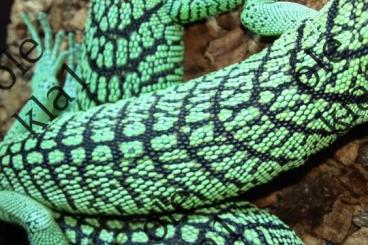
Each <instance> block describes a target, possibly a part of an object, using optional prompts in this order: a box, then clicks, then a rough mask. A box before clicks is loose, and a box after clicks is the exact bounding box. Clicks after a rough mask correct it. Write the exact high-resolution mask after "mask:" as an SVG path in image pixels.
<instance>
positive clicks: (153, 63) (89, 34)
mask: <svg viewBox="0 0 368 245" xmlns="http://www.w3.org/2000/svg"><path fill="white" fill-rule="evenodd" d="M243 3H244V0H225V1H216V0H210V1H202V0H134V1H132V0H130V1H121V0H113V1H110V2H109V3H106V2H105V1H101V0H93V1H92V7H91V11H90V14H89V18H88V21H87V24H86V32H85V40H84V47H85V48H84V50H83V54H82V57H84V58H83V59H82V60H81V71H82V73H81V75H82V78H83V79H84V80H85V81H86V82H87V84H88V86H87V87H86V88H85V89H84V90H82V88H81V87H78V92H77V94H78V96H77V103H78V108H79V109H81V110H86V109H89V108H91V107H93V106H96V105H100V104H104V103H106V102H116V101H118V100H120V99H124V98H130V97H135V96H138V95H139V94H141V93H147V92H151V91H155V90H158V89H164V88H167V87H169V86H171V85H173V84H178V83H180V82H182V81H183V55H184V48H183V31H184V29H183V24H182V23H187V22H193V21H196V20H200V19H203V18H205V17H208V16H210V15H217V14H219V13H222V12H226V11H229V10H231V9H234V8H235V7H237V6H239V5H241V4H243Z"/></svg>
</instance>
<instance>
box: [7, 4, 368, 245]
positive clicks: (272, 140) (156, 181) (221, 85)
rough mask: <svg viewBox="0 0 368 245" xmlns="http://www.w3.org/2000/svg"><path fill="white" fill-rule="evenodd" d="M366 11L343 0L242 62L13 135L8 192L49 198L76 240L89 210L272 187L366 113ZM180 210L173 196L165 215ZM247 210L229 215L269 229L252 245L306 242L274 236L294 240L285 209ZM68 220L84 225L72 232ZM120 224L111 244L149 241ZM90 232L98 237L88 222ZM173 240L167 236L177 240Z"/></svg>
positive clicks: (150, 209) (121, 209) (125, 211)
mask: <svg viewBox="0 0 368 245" xmlns="http://www.w3.org/2000/svg"><path fill="white" fill-rule="evenodd" d="M367 8H368V3H366V2H364V1H363V0H359V1H347V0H341V1H338V0H335V1H332V2H331V3H329V4H328V5H327V6H326V7H325V8H324V9H323V10H322V12H321V13H320V14H319V15H318V16H317V17H316V19H314V20H308V21H306V22H304V23H303V24H302V25H300V26H299V27H298V28H297V29H294V30H291V31H289V32H287V33H285V34H284V35H283V36H282V37H281V38H280V39H279V40H277V41H276V42H275V43H274V45H273V46H271V47H270V48H268V49H267V50H265V51H263V52H261V53H260V54H257V55H255V56H253V57H251V58H250V59H248V60H246V61H243V62H241V63H239V64H236V65H233V66H230V67H227V68H225V69H223V70H220V71H218V72H215V73H212V74H209V75H207V76H204V77H201V78H198V79H195V80H192V81H190V82H188V83H186V84H184V85H177V86H172V87H169V88H167V89H165V90H162V91H157V92H154V93H150V94H146V95H142V96H141V97H139V98H132V99H129V100H123V101H119V102H117V103H115V104H106V105H101V106H99V107H95V108H93V109H91V110H89V111H87V112H84V113H80V112H79V113H74V114H68V115H65V116H63V117H61V118H59V119H56V120H55V121H53V122H51V123H50V124H49V126H48V127H47V128H46V129H44V130H42V131H41V132H40V133H39V134H37V135H36V136H33V137H32V135H29V134H28V135H20V136H19V137H17V139H13V140H6V141H4V142H3V143H2V144H1V145H0V156H1V157H0V164H1V165H0V166H1V172H0V181H1V182H0V188H1V189H2V190H3V192H4V191H5V190H9V191H13V192H16V193H20V194H24V195H25V196H29V197H32V198H33V199H34V200H35V201H37V202H38V203H40V204H43V205H45V206H47V207H48V208H49V209H50V210H51V211H52V212H53V213H54V214H55V216H56V220H57V222H58V223H59V225H60V226H61V228H62V230H63V231H64V232H65V235H66V237H68V239H69V241H72V242H73V241H74V242H76V241H77V239H76V238H75V237H76V236H75V235H74V237H73V234H72V232H78V227H79V228H80V227H83V225H82V224H78V222H82V223H83V222H89V221H87V218H86V217H87V216H88V215H96V216H97V217H99V218H100V219H104V218H103V217H104V216H105V217H110V218H109V220H111V219H112V218H111V216H109V215H117V216H118V217H120V218H121V219H122V220H124V221H125V222H128V221H127V220H131V218H123V216H125V215H139V214H152V213H154V212H156V213H157V212H158V211H157V210H155V201H156V200H162V199H165V198H168V197H170V196H172V195H173V194H175V192H176V191H178V190H184V191H186V192H188V193H191V194H192V195H189V196H188V197H186V198H184V203H183V206H184V207H186V208H188V207H201V206H203V205H207V204H208V205H210V204H213V203H215V202H217V201H220V200H223V199H226V198H228V197H233V196H238V195H239V194H241V193H243V192H244V191H246V190H248V189H249V188H251V187H253V186H255V185H258V184H261V183H265V182H266V181H268V180H270V179H271V178H272V177H274V176H276V175H278V174H279V173H280V172H282V171H286V170H288V169H291V168H294V167H297V166H299V165H301V164H302V163H303V162H304V161H305V160H306V159H307V158H308V157H309V156H310V155H311V154H313V153H315V152H317V151H319V150H320V149H322V148H324V147H326V146H327V145H329V143H331V142H332V141H333V140H334V139H336V137H338V136H339V135H340V134H342V133H344V132H346V131H347V130H349V129H350V128H351V127H353V126H354V125H357V124H359V123H362V122H365V121H367V116H368V115H367V111H366V110H365V108H367V104H368V100H367V99H366V93H365V92H362V91H361V90H358V89H359V88H363V89H365V91H366V89H367V81H366V78H365V74H364V73H363V71H365V70H366V67H367V65H368V59H367V55H368V37H367V34H366V33H367V23H368V15H367V13H366V10H367ZM331 38H334V39H335V40H338V41H339V42H341V46H340V47H339V49H338V50H337V52H335V53H336V54H335V55H336V56H337V57H342V59H341V60H340V59H337V58H335V60H334V62H331V61H329V60H328V59H327V58H326V56H327V55H326V54H325V53H324V52H323V47H324V45H325V44H326V42H327V40H331ZM343 50H345V52H343ZM306 53H309V55H307V54H306ZM316 57H320V60H323V61H324V64H323V65H324V67H319V66H321V62H316V59H315V58H316ZM330 60H331V57H330ZM326 63H327V64H328V65H329V66H330V67H327V66H326ZM318 65H319V66H318ZM303 67H311V69H312V68H314V69H316V70H318V75H319V80H318V81H316V79H315V78H314V77H313V76H312V75H310V76H309V77H308V76H301V77H300V80H301V81H297V80H296V79H295V76H296V73H297V72H298V71H300V69H302V68H303ZM326 67H327V68H326ZM311 69H310V70H311ZM363 107H364V108H363ZM346 108H350V110H351V111H353V112H354V115H356V117H352V116H347V117H346V118H345V120H344V123H341V120H339V117H340V116H341V115H344V114H346V112H347V109H346ZM335 115H337V117H335ZM326 122H327V123H328V124H330V125H333V126H334V128H330V127H328V126H327V125H326ZM2 195H3V193H0V197H1V196H2ZM15 201H16V198H15V199H14V202H15ZM230 205H231V207H236V205H237V203H231V204H230ZM245 207H246V205H245V206H244V208H245ZM0 208H4V206H0ZM175 210H176V208H175V205H172V204H168V205H165V206H164V207H163V209H161V210H159V211H160V212H165V211H175ZM205 210H206V209H205ZM237 210H238V211H236V212H235V213H236V215H233V216H231V215H230V216H229V219H230V221H233V222H234V224H235V226H236V227H237V228H238V227H240V229H241V230H242V231H247V229H246V228H244V227H242V226H241V224H244V225H247V224H249V223H248V222H249V221H247V219H248V218H249V220H250V221H251V222H250V223H252V222H254V226H257V225H261V229H256V228H253V229H252V231H253V235H251V236H250V237H249V238H248V239H249V240H248V242H249V243H255V244H257V243H262V242H263V243H268V244H285V243H286V244H289V243H290V244H292V243H295V244H298V243H300V241H299V240H298V239H297V238H295V237H293V233H291V232H290V231H287V230H285V226H284V225H280V226H278V228H275V229H276V231H275V232H272V234H275V235H280V234H286V233H288V232H289V233H288V234H287V235H288V238H285V239H288V240H287V241H286V240H281V239H278V238H275V240H273V239H272V238H271V237H270V236H269V235H267V234H269V232H270V231H271V230H272V228H270V227H273V226H274V227H277V225H276V224H277V222H280V221H278V220H277V219H276V218H275V217H272V216H266V217H265V220H267V221H266V222H265V223H263V222H261V220H259V219H258V218H257V217H259V216H257V213H258V212H260V211H257V210H253V209H249V213H246V211H245V210H243V211H242V209H241V208H240V209H237ZM239 210H240V211H239ZM247 210H248V209H247ZM3 211H5V213H6V211H7V210H6V209H5V210H3ZM59 212H61V213H64V212H65V213H66V215H67V216H68V217H67V218H63V216H59V215H60V214H57V213H59ZM200 212H201V210H200V209H198V210H197V211H195V212H194V213H192V214H191V216H190V218H191V219H190V220H189V221H188V222H189V223H190V222H191V220H196V219H198V222H199V223H200V224H202V225H204V224H206V222H207V221H208V219H206V218H205V217H203V216H201V215H200V214H199V213H200ZM237 212H239V214H238V213H237ZM243 212H244V213H246V214H247V215H246V216H245V218H242V216H241V213H243ZM73 213H75V214H80V216H79V215H75V217H77V219H78V221H77V224H74V223H73V221H70V219H72V217H71V216H70V215H71V214H73ZM210 213H211V212H210ZM214 213H220V214H221V207H218V208H217V209H216V210H215V212H213V213H212V214H211V215H210V216H211V217H212V216H213V214H214ZM228 213H230V211H229V210H227V211H225V214H228ZM2 218H3V217H2ZM237 218H238V219H237ZM68 219H69V220H68ZM224 220H226V219H224ZM262 221H263V220H262ZM68 222H70V223H72V224H73V225H71V226H70V227H69V228H68V225H69V223H68ZM151 222H152V220H151ZM270 223H271V224H273V226H272V225H270ZM267 224H268V225H267ZM279 224H280V223H279ZM94 225H95V227H97V226H98V225H96V224H94ZM94 225H92V227H93V226H94ZM115 225H116V224H115ZM254 226H250V227H254ZM176 227H180V225H179V226H176ZM110 228H111V227H110ZM202 228H203V227H202ZM213 228H214V225H212V226H211V225H210V226H209V227H208V228H203V229H201V228H199V229H198V230H199V231H201V232H204V233H205V236H206V237H211V238H212V237H213V239H214V240H215V241H216V242H219V244H226V243H227V242H228V241H229V240H227V238H228V237H227V238H226V239H224V237H226V235H225V234H223V233H217V234H213V233H211V229H213ZM115 229H116V228H115ZM90 230H92V233H93V232H96V229H94V228H92V229H90ZM113 230H114V229H112V231H110V232H111V233H112V235H111V234H110V235H108V234H106V232H104V231H101V232H100V233H99V231H97V234H98V236H99V237H100V238H101V237H102V238H101V239H102V241H103V242H106V243H108V241H111V240H108V239H110V238H111V236H112V237H113V238H111V239H124V238H121V237H120V238H119V235H120V236H124V234H125V235H127V234H132V233H133V234H132V236H131V237H129V239H133V240H132V241H133V242H136V241H137V243H138V242H139V240H140V239H145V238H144V234H143V235H142V234H141V233H142V232H134V229H130V230H124V231H122V232H120V230H119V231H118V233H115V232H114V231H113ZM180 231H181V232H180V233H179V234H180V236H179V237H178V238H177V241H179V243H180V242H182V241H187V240H186V239H189V240H190V239H192V240H194V242H193V241H192V240H191V241H190V242H188V243H189V244H198V243H199V242H201V240H200V237H197V236H195V235H190V236H189V238H188V237H186V236H187V235H186V234H188V233H189V231H192V226H185V228H183V229H181V230H180ZM130 232H132V233H130ZM81 233H82V234H80V237H88V238H86V239H91V238H90V237H89V233H88V227H87V230H83V228H82V232H81ZM244 233H245V234H249V231H248V232H244ZM139 234H141V235H139ZM114 236H115V237H114ZM94 238H96V237H94ZM135 239H136V240H135ZM169 239H171V237H168V238H167V240H163V241H160V242H157V243H161V244H170V242H172V240H169ZM290 239H291V240H290ZM152 243H154V242H152ZM244 243H246V242H244ZM127 244H129V242H127ZM130 244H131V243H130ZM182 244H184V243H182Z"/></svg>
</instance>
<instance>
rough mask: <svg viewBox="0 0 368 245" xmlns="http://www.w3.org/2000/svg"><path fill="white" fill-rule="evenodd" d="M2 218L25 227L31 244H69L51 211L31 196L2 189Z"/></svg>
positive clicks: (0, 216)
mask: <svg viewBox="0 0 368 245" xmlns="http://www.w3.org/2000/svg"><path fill="white" fill-rule="evenodd" d="M0 220H2V221H4V222H9V223H14V224H17V225H20V226H21V227H23V228H24V229H25V230H26V232H27V235H28V239H29V242H30V243H31V245H54V244H55V245H64V244H67V242H66V240H65V237H64V235H63V234H62V232H61V230H60V228H59V227H58V225H57V224H56V223H55V221H54V219H53V217H52V215H51V214H50V213H49V211H48V210H47V209H46V208H45V207H44V206H42V205H41V204H39V203H37V202H36V201H35V200H33V199H32V198H30V197H26V196H23V195H21V194H18V193H15V192H11V191H0Z"/></svg>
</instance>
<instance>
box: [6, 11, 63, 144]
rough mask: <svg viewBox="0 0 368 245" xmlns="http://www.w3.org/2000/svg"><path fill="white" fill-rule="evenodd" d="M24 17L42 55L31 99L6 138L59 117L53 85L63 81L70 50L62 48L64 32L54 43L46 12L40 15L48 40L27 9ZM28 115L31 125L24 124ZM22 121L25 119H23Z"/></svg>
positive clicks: (32, 83)
mask: <svg viewBox="0 0 368 245" xmlns="http://www.w3.org/2000/svg"><path fill="white" fill-rule="evenodd" d="M22 17H23V19H24V22H25V24H26V25H27V27H28V30H29V32H30V34H31V37H32V39H33V40H34V41H35V42H36V43H37V44H38V46H37V49H36V50H37V55H38V57H39V58H40V59H39V61H38V63H37V65H36V68H35V73H34V76H33V78H32V80H31V88H32V97H31V99H30V100H29V101H27V103H26V104H25V106H24V107H23V108H22V110H21V112H20V113H19V115H17V120H16V121H15V122H14V124H13V125H12V127H11V128H10V130H9V132H8V133H7V135H6V138H10V137H13V136H15V135H19V134H22V133H26V132H27V131H29V130H32V131H33V128H32V123H35V124H37V125H38V126H43V125H44V126H46V124H47V123H48V122H49V121H52V120H53V119H54V118H55V117H56V115H55V112H56V108H55V106H54V100H55V97H56V94H55V93H50V92H51V89H52V88H53V87H55V86H58V85H59V81H58V79H57V74H58V72H59V71H60V69H61V66H62V65H63V63H64V60H65V58H66V56H67V53H66V52H60V47H61V43H62V39H63V37H64V33H63V32H58V33H57V35H56V38H55V43H54V46H52V37H51V36H52V35H51V28H50V24H49V23H48V21H47V17H46V15H45V14H44V13H39V14H38V17H37V18H38V20H39V21H40V23H41V26H42V29H43V31H44V33H45V40H44V42H42V41H41V39H40V37H39V35H38V33H37V30H36V28H35V27H34V26H33V25H32V23H31V21H30V18H29V16H28V15H27V14H25V13H23V14H22ZM26 119H29V121H30V126H29V127H28V128H27V127H25V125H24V121H27V120H26ZM21 121H23V123H22V122H21ZM26 124H27V123H26Z"/></svg>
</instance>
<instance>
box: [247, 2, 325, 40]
mask: <svg viewBox="0 0 368 245" xmlns="http://www.w3.org/2000/svg"><path fill="white" fill-rule="evenodd" d="M317 13H318V12H317V11H315V10H313V9H310V8H308V7H306V6H303V5H301V4H297V3H292V2H282V1H277V0H248V1H247V4H246V5H245V7H244V10H243V12H242V14H241V21H242V23H243V25H244V26H245V27H247V28H249V29H250V30H252V31H254V32H256V33H258V34H260V35H263V36H279V35H281V34H282V33H284V32H285V31H287V30H289V29H290V28H293V27H296V26H298V25H299V24H300V23H301V21H303V20H305V19H307V18H314V17H316V16H317Z"/></svg>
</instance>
